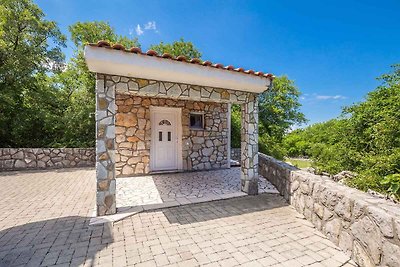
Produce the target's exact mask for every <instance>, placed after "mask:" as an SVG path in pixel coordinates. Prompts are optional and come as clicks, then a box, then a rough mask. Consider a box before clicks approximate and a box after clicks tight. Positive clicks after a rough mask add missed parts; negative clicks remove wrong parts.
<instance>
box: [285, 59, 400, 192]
mask: <svg viewBox="0 0 400 267" xmlns="http://www.w3.org/2000/svg"><path fill="white" fill-rule="evenodd" d="M378 79H379V80H381V81H382V85H380V86H378V88H376V89H375V90H374V91H372V92H370V93H369V94H368V95H367V97H366V99H365V101H363V102H360V103H357V104H354V105H352V106H350V107H346V108H344V110H343V115H342V116H341V117H340V118H339V119H334V120H330V121H327V122H324V123H318V124H315V125H311V126H309V127H307V128H306V129H303V130H299V131H294V132H292V133H290V134H288V135H287V136H286V137H285V141H284V144H285V146H286V147H287V148H288V147H292V151H291V152H292V153H293V155H295V154H297V155H299V154H300V153H303V151H302V149H301V148H300V144H301V143H306V144H307V146H308V148H307V149H306V154H307V155H308V156H310V157H311V158H312V159H313V161H314V165H315V167H316V168H317V169H318V170H319V171H327V172H329V173H331V174H336V173H338V172H340V171H343V170H350V171H355V172H357V173H358V174H359V175H358V176H357V177H356V178H355V179H353V180H350V181H348V183H349V184H350V185H352V186H354V187H357V188H359V189H362V190H367V189H373V190H377V191H382V192H385V191H387V192H388V193H390V194H395V195H396V194H397V197H400V195H399V190H398V189H397V186H398V184H399V183H398V177H399V176H398V175H397V174H398V173H399V172H400V65H399V64H397V65H394V66H393V71H392V72H391V73H389V74H385V75H382V76H381V77H379V78H378ZM293 140H296V141H293ZM293 146H294V147H295V149H293ZM395 189H396V190H395ZM394 191H396V192H394Z"/></svg>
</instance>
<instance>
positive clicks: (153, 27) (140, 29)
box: [129, 20, 158, 36]
mask: <svg viewBox="0 0 400 267" xmlns="http://www.w3.org/2000/svg"><path fill="white" fill-rule="evenodd" d="M146 31H154V32H155V33H158V30H157V24H156V22H155V21H154V20H152V21H148V22H147V23H146V24H142V25H140V24H138V25H136V27H135V29H129V35H133V34H134V33H135V32H136V35H138V36H140V35H143V34H144V33H145V32H146Z"/></svg>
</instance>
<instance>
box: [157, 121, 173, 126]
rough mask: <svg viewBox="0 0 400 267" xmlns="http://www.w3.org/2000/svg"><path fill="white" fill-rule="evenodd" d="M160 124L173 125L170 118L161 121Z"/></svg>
mask: <svg viewBox="0 0 400 267" xmlns="http://www.w3.org/2000/svg"><path fill="white" fill-rule="evenodd" d="M158 125H168V126H169V125H171V123H170V122H169V120H162V121H160V123H159V124H158Z"/></svg>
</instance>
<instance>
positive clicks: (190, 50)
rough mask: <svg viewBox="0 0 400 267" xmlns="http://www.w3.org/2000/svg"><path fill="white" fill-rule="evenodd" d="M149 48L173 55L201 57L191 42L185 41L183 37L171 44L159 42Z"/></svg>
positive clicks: (188, 57)
mask: <svg viewBox="0 0 400 267" xmlns="http://www.w3.org/2000/svg"><path fill="white" fill-rule="evenodd" d="M150 49H152V50H154V51H156V52H157V53H159V54H163V53H168V54H171V55H173V56H175V57H177V56H181V55H182V56H185V57H186V58H187V59H190V58H201V53H200V51H199V50H198V49H197V48H196V47H195V46H194V45H193V44H192V42H186V41H185V40H184V39H183V38H181V39H180V40H179V41H175V42H173V43H171V44H168V43H164V42H161V43H159V44H157V45H151V46H150Z"/></svg>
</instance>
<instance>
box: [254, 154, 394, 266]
mask: <svg viewBox="0 0 400 267" xmlns="http://www.w3.org/2000/svg"><path fill="white" fill-rule="evenodd" d="M259 173H260V174H261V175H262V176H264V177H266V178H267V179H268V180H269V181H270V182H271V183H272V184H274V185H275V187H276V188H277V189H278V190H279V192H280V193H281V195H282V196H283V197H284V198H285V199H286V200H287V201H288V202H289V203H290V204H291V205H292V206H294V208H296V210H297V211H298V212H300V213H301V214H303V215H304V216H305V218H306V219H307V220H309V221H311V222H312V223H313V224H314V225H315V227H316V228H317V229H318V230H320V231H321V232H322V233H324V234H325V235H326V236H327V237H328V238H329V239H330V240H331V241H332V242H334V243H335V244H336V245H338V246H339V247H340V248H342V249H343V250H344V251H345V252H346V253H347V254H348V255H350V256H351V257H352V258H353V259H354V261H355V262H356V263H357V264H359V265H360V266H378V265H379V266H400V206H399V205H397V204H395V203H391V202H389V201H386V200H384V199H379V198H375V197H373V196H370V195H368V194H366V193H364V192H361V191H359V190H356V189H353V188H349V187H347V186H345V185H341V184H338V183H336V182H334V181H332V180H331V179H329V178H328V177H323V176H318V175H314V174H311V173H308V172H305V171H301V170H299V169H297V168H295V167H293V166H291V165H288V164H286V163H284V162H281V161H278V160H276V159H274V158H272V157H269V156H266V155H264V154H261V153H260V154H259Z"/></svg>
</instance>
